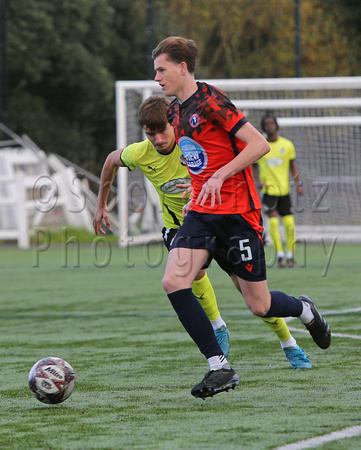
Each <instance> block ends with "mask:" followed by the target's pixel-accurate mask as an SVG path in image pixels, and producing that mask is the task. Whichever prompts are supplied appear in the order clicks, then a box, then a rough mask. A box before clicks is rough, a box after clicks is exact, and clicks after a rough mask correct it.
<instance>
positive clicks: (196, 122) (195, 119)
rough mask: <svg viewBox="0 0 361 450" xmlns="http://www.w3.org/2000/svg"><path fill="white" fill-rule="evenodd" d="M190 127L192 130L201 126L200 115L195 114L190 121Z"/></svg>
mask: <svg viewBox="0 0 361 450" xmlns="http://www.w3.org/2000/svg"><path fill="white" fill-rule="evenodd" d="M189 125H190V126H191V127H192V128H197V127H198V125H199V115H198V114H193V115H192V117H191V118H190V119H189Z"/></svg>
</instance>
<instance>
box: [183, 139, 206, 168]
mask: <svg viewBox="0 0 361 450" xmlns="http://www.w3.org/2000/svg"><path fill="white" fill-rule="evenodd" d="M178 145H179V147H180V149H181V151H182V154H183V156H184V158H185V160H186V163H187V166H188V170H189V172H190V173H192V174H194V175H198V174H199V173H201V172H203V170H204V169H205V168H206V167H207V163H208V156H207V153H206V151H205V150H204V148H203V147H201V146H200V145H199V144H198V142H196V141H194V140H193V139H192V138H190V137H187V136H183V137H181V138H180V139H179V141H178Z"/></svg>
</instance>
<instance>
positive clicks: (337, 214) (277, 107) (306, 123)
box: [115, 77, 361, 247]
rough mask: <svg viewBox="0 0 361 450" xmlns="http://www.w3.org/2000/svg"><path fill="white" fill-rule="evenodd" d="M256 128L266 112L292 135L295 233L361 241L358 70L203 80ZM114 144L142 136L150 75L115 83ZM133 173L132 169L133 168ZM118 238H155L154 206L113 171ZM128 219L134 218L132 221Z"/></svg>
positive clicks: (125, 175)
mask: <svg viewBox="0 0 361 450" xmlns="http://www.w3.org/2000/svg"><path fill="white" fill-rule="evenodd" d="M204 81H206V82H207V83H209V84H212V85H214V86H216V87H218V88H219V89H221V90H222V91H223V92H225V93H226V94H227V95H228V97H229V98H230V99H231V100H232V101H233V103H234V104H235V105H236V106H237V108H239V109H241V110H242V111H243V112H244V113H245V115H246V117H247V119H248V120H249V121H250V122H251V123H252V125H254V126H255V127H256V128H257V129H259V130H260V122H261V118H262V117H263V115H264V114H265V113H266V111H272V112H273V113H274V114H275V115H276V117H277V118H278V123H279V126H280V132H279V134H280V135H282V136H284V137H286V138H288V139H291V140H292V141H293V142H294V144H295V146H296V152H297V162H296V164H297V168H298V170H299V172H300V179H301V181H302V183H303V187H304V190H305V194H304V195H303V196H302V197H297V196H296V192H295V190H292V194H291V195H292V201H293V212H294V215H295V220H296V226H297V229H296V231H297V238H300V237H301V238H305V239H307V240H308V241H313V240H316V239H324V238H325V239H331V238H332V239H334V238H335V237H336V238H337V239H338V241H341V242H342V241H344V242H354V241H357V242H359V241H361V200H360V199H361V77H325V78H282V79H281V78H278V79H266V78H265V79H231V80H222V79H210V80H204ZM115 89H116V131H117V147H118V148H124V147H126V146H127V145H129V144H131V143H133V142H137V141H139V140H142V139H143V138H144V136H143V134H142V130H141V129H140V127H139V125H138V124H137V111H138V108H139V106H140V104H141V102H142V101H143V100H145V99H146V98H147V97H149V96H150V95H153V94H155V93H161V90H160V88H159V86H158V85H157V83H156V82H155V81H152V80H144V81H117V82H116V87H115ZM134 172H139V171H134ZM117 183H118V202H117V204H118V217H119V245H120V246H122V247H124V246H126V245H129V244H140V243H143V242H150V241H152V240H159V239H160V230H161V226H162V221H161V217H160V206H159V204H158V203H157V198H156V195H154V191H153V190H152V186H150V183H147V182H146V181H144V177H142V176H140V175H139V173H138V174H136V173H133V172H128V171H127V170H119V172H118V178H117ZM135 220H138V222H137V223H138V225H137V226H136V227H134V223H135Z"/></svg>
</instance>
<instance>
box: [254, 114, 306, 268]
mask: <svg viewBox="0 0 361 450" xmlns="http://www.w3.org/2000/svg"><path fill="white" fill-rule="evenodd" d="M261 127H262V130H263V131H264V132H265V133H266V135H267V141H268V144H269V146H270V148H271V150H270V152H269V153H267V154H266V155H264V156H263V157H262V158H261V159H260V160H258V161H257V162H256V163H255V164H254V165H253V173H254V176H255V179H256V181H257V182H258V183H259V185H260V188H261V189H262V192H263V199H262V204H263V210H264V212H265V213H266V214H267V215H268V217H269V234H270V236H271V238H272V241H273V245H274V247H275V250H276V255H277V261H278V266H279V267H295V265H296V263H295V259H294V248H295V245H296V232H295V219H294V217H293V214H292V212H291V206H292V205H291V197H290V179H289V173H291V175H292V178H293V180H294V182H295V184H296V188H297V194H298V195H303V187H302V185H301V183H300V180H299V176H298V170H297V169H296V164H295V159H296V150H295V146H294V145H293V142H291V141H290V140H289V139H286V138H284V137H282V136H278V129H279V127H278V123H277V119H276V117H275V116H274V115H273V114H266V115H265V116H264V117H263V118H262V121H261ZM278 216H280V217H281V218H282V222H283V226H284V229H285V237H286V243H285V250H286V252H284V251H283V246H282V241H281V235H280V229H279V227H280V221H279V219H278Z"/></svg>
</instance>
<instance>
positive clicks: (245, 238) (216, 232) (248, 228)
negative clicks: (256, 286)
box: [171, 211, 266, 281]
mask: <svg viewBox="0 0 361 450" xmlns="http://www.w3.org/2000/svg"><path fill="white" fill-rule="evenodd" d="M262 236H263V226H262V218H261V214H260V211H250V212H249V213H246V214H243V215H241V214H205V213H198V212H196V211H189V213H188V214H187V216H186V218H185V220H184V223H183V225H182V226H181V227H180V228H179V229H178V231H177V234H176V236H175V238H174V239H173V242H172V244H171V249H173V248H179V247H182V248H191V249H206V250H208V251H209V252H210V260H211V259H212V258H214V259H215V260H216V261H217V263H218V264H219V266H220V267H221V268H222V269H223V270H225V271H226V272H227V273H228V274H231V273H235V274H236V275H237V276H238V277H239V278H241V279H243V280H247V281H263V280H265V279H266V261H265V254H264V247H263V239H262ZM207 263H209V261H208V262H207Z"/></svg>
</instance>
